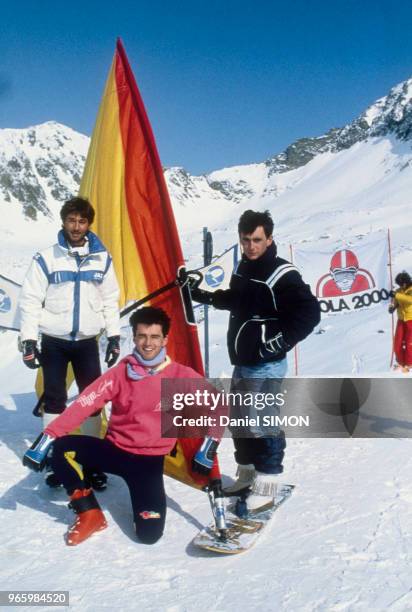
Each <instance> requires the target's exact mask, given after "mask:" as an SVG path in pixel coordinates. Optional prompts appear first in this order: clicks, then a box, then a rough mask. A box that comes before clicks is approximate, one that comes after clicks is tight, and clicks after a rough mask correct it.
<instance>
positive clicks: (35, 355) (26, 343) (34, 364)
mask: <svg viewBox="0 0 412 612" xmlns="http://www.w3.org/2000/svg"><path fill="white" fill-rule="evenodd" d="M21 345H22V352H23V363H24V365H26V366H27V367H28V368H30V370H35V369H36V368H39V367H40V365H41V363H40V353H39V351H38V350H37V342H36V340H23V342H22V343H21Z"/></svg>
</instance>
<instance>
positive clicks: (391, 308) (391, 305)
mask: <svg viewBox="0 0 412 612" xmlns="http://www.w3.org/2000/svg"><path fill="white" fill-rule="evenodd" d="M395 310H396V306H395V304H390V305H389V307H388V312H389V314H392V313H393V312H395Z"/></svg>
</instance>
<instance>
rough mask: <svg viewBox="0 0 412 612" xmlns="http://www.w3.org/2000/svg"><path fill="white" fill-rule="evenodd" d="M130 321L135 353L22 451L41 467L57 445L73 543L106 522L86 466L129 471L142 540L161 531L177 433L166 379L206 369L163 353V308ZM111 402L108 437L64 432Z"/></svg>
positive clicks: (55, 459) (55, 462)
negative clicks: (166, 421) (170, 421)
mask: <svg viewBox="0 0 412 612" xmlns="http://www.w3.org/2000/svg"><path fill="white" fill-rule="evenodd" d="M130 325H131V326H132V329H133V341H134V344H135V348H134V350H133V353H132V354H131V355H128V356H127V357H125V358H124V359H122V361H120V363H119V364H118V365H117V366H116V367H114V368H111V369H110V370H108V371H107V372H106V373H105V374H103V376H100V378H98V379H97V380H96V381H95V382H94V383H92V384H91V385H90V386H88V387H87V388H86V389H85V390H84V391H83V393H82V394H81V395H80V396H79V397H78V399H77V400H76V401H75V402H74V403H73V404H71V406H70V407H69V408H67V409H66V410H65V412H64V413H63V414H61V415H60V416H59V417H58V418H57V419H56V420H55V421H53V423H51V424H50V425H49V426H48V427H47V428H46V429H45V430H44V432H43V434H42V436H41V438H40V439H38V440H37V441H36V442H35V443H34V445H33V446H32V448H31V449H30V450H28V451H27V452H26V454H25V455H24V459H23V463H24V464H25V465H26V466H28V467H30V468H31V469H34V470H37V471H38V470H41V469H42V468H43V467H44V464H45V461H46V457H47V452H48V450H49V449H50V447H51V445H53V454H52V457H51V458H50V459H49V461H50V462H51V464H52V467H53V470H54V472H55V474H56V475H57V476H58V477H59V478H60V479H61V482H62V483H63V485H64V487H65V488H66V490H67V493H68V495H69V496H70V504H69V506H70V507H71V508H72V509H73V510H74V512H75V513H76V519H75V521H74V523H73V525H72V526H71V527H70V528H69V529H68V531H67V534H66V543H67V544H68V545H70V546H75V545H76V544H80V543H81V542H83V541H84V540H85V539H86V538H88V537H89V536H91V535H92V534H93V533H96V532H98V531H101V530H102V529H105V528H106V527H107V523H106V519H105V517H104V514H103V512H102V511H101V509H100V506H99V504H98V502H97V500H96V498H95V496H94V493H93V491H92V489H90V488H86V487H87V485H86V484H85V480H84V476H83V470H85V469H87V468H89V467H92V468H94V469H98V470H102V471H104V472H109V473H111V474H116V475H118V476H121V477H122V478H124V480H125V481H126V483H127V485H128V487H129V491H130V498H131V502H132V507H133V516H134V522H135V528H136V534H137V537H138V539H139V540H140V541H141V542H143V543H145V544H153V543H154V542H156V541H157V540H159V538H160V537H161V536H162V534H163V529H164V524H165V518H166V496H165V490H164V484H163V461H164V456H165V455H166V454H167V453H169V451H170V450H171V449H172V448H173V446H174V444H175V442H176V439H175V438H162V437H161V422H160V420H161V411H160V409H159V405H160V396H161V380H162V378H201V376H200V375H199V374H198V373H197V372H195V371H194V370H192V369H191V368H188V367H186V366H183V365H181V364H179V363H175V362H172V361H171V359H170V358H169V357H168V356H167V355H166V345H167V340H168V338H167V335H168V332H169V328H170V319H169V317H168V316H167V314H166V313H165V312H164V311H163V310H162V309H160V308H154V307H146V308H142V309H140V310H138V311H137V312H135V313H134V314H133V315H132V316H131V317H130ZM109 401H111V402H112V411H111V416H110V420H109V424H108V429H107V434H106V437H105V438H104V439H103V440H101V439H98V438H92V437H90V436H77V435H66V434H67V433H68V432H70V431H73V430H74V429H76V428H77V427H78V426H79V425H80V424H81V423H82V422H83V421H84V420H85V419H87V417H88V416H90V415H91V414H93V413H94V412H96V409H97V408H99V407H101V406H102V404H104V403H105V402H109ZM195 461H196V457H195ZM201 470H202V466H200V471H201Z"/></svg>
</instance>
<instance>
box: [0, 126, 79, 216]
mask: <svg viewBox="0 0 412 612" xmlns="http://www.w3.org/2000/svg"><path fill="white" fill-rule="evenodd" d="M88 147H89V138H88V137H87V136H84V135H83V134H79V133H77V132H75V131H74V130H72V129H71V128H68V127H66V126H64V125H61V124H59V123H56V122H55V121H48V122H47V123H43V124H41V125H37V126H34V127H29V128H26V129H4V130H0V201H1V200H3V202H7V203H10V204H11V205H12V206H13V207H15V206H19V207H21V209H22V213H23V215H24V217H28V218H30V219H33V220H37V219H38V218H39V215H40V216H43V217H50V218H53V215H54V213H55V208H56V206H57V205H58V204H60V205H61V203H62V202H64V200H65V199H67V198H68V197H70V196H71V195H72V194H73V193H76V192H77V190H78V187H79V184H80V179H81V175H82V172H83V166H84V162H85V159H86V155H87V149H88Z"/></svg>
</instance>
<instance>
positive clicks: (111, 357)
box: [104, 336, 120, 368]
mask: <svg viewBox="0 0 412 612" xmlns="http://www.w3.org/2000/svg"><path fill="white" fill-rule="evenodd" d="M107 340H108V342H107V349H106V357H105V358H104V360H105V362H106V363H107V367H108V368H111V367H112V365H114V364H115V363H116V361H117V360H118V359H119V355H120V336H110V338H107Z"/></svg>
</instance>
